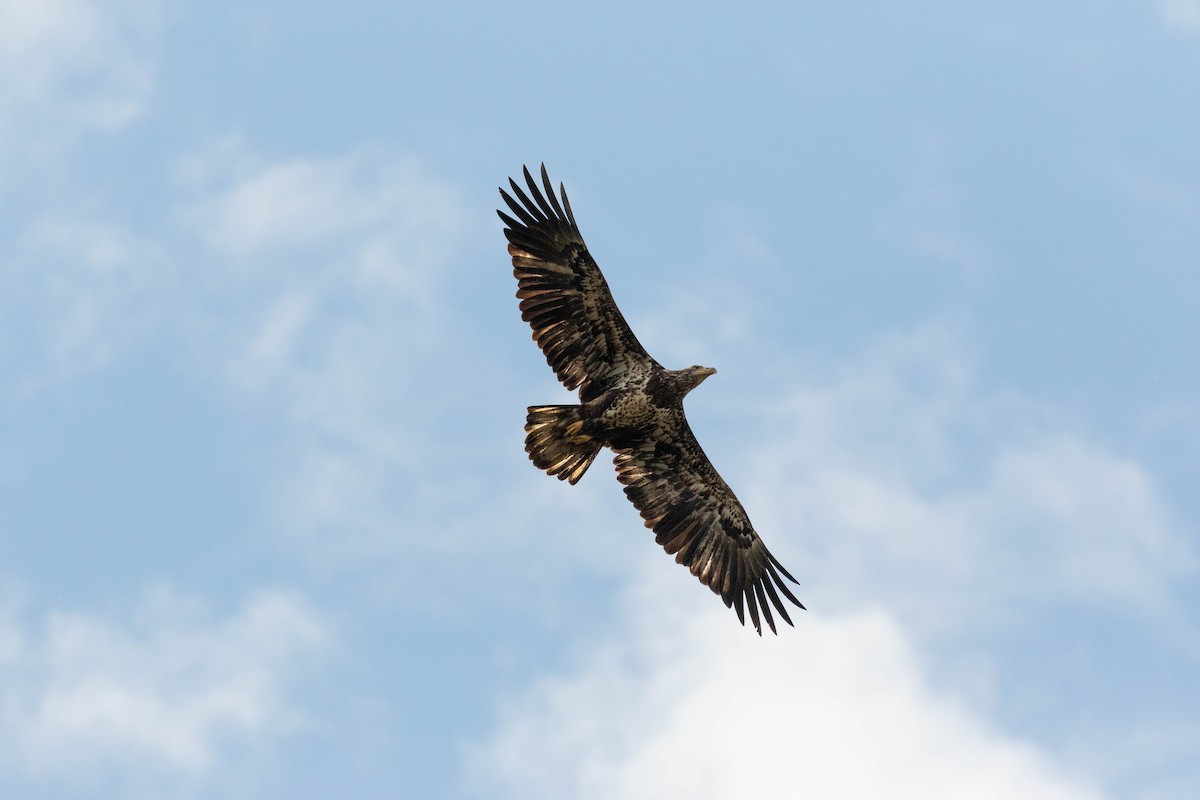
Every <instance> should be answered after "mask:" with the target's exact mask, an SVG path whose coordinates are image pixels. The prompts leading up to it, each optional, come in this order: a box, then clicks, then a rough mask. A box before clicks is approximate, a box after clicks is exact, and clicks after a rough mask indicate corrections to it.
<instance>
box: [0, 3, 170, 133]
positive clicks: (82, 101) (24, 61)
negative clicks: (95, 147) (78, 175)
mask: <svg viewBox="0 0 1200 800" xmlns="http://www.w3.org/2000/svg"><path fill="white" fill-rule="evenodd" d="M156 18H157V8H156V4H154V3H152V2H143V0H123V1H122V2H118V3H105V4H99V3H91V2H86V1H85V0H42V1H40V2H23V1H22V0H0V72H2V73H3V74H4V75H5V76H6V77H5V80H4V83H3V85H0V130H3V131H5V133H6V135H5V137H4V139H5V143H4V145H3V149H10V148H15V149H29V150H39V149H42V148H44V147H45V146H46V145H47V144H52V143H60V142H61V141H62V139H63V137H64V136H69V135H71V134H73V133H74V132H75V131H77V130H87V129H112V128H118V127H121V126H123V125H125V124H127V123H128V122H129V121H131V120H133V119H135V118H136V117H137V116H138V115H139V114H140V113H141V111H142V106H143V103H144V100H145V97H146V95H147V94H148V92H149V90H150V88H151V86H152V84H153V67H152V64H151V60H150V58H149V55H148V53H149V51H150V50H151V49H152V47H151V45H150V41H151V40H152V38H153V33H154V30H155V26H156V25H157V19H156Z"/></svg>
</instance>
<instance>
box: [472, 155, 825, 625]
mask: <svg viewBox="0 0 1200 800" xmlns="http://www.w3.org/2000/svg"><path fill="white" fill-rule="evenodd" d="M523 171H524V176H525V183H526V186H527V187H528V193H527V192H526V191H525V190H524V189H522V188H521V186H520V185H519V184H518V183H517V182H516V181H515V180H513V179H512V178H509V181H508V182H509V186H510V187H511V188H512V194H509V193H508V192H506V191H505V190H504V189H503V188H501V189H500V196H501V197H502V198H503V199H504V203H505V205H507V206H508V208H509V210H510V211H511V212H512V216H510V215H509V214H506V213H505V212H504V211H501V210H497V212H496V213H497V214H499V215H500V219H501V220H503V221H504V224H505V228H504V235H505V237H506V238H507V239H508V252H509V255H511V256H512V264H513V275H514V276H515V277H516V279H517V298H518V299H519V300H520V309H521V319H523V320H525V321H526V322H528V323H529V324H530V326H532V328H533V339H534V341H535V342H537V345H538V347H539V348H541V351H542V353H543V354H544V355H545V357H546V361H547V362H548V363H549V364H550V367H551V368H552V369H553V370H554V374H555V375H557V376H558V379H559V380H560V381H561V382H562V383H563V385H564V386H566V387H567V389H569V390H571V391H574V390H576V389H578V390H579V404H577V405H555V406H531V407H529V408H528V415H527V417H526V422H525V433H526V437H525V450H526V452H527V453H528V454H529V458H530V460H532V461H533V463H534V465H535V466H537V467H538V468H539V469H542V470H545V471H546V472H547V473H548V474H550V475H554V476H556V477H557V478H558V479H559V480H566V481H568V482H570V483H571V484H575V483H576V482H578V481H579V479H580V478H581V477H583V474H584V472H586V471H587V468H588V467H589V466H591V463H592V461H593V460H594V459H595V458H596V456H597V454H599V452H600V450H601V448H603V447H608V448H610V449H611V450H612V451H613V453H615V456H614V458H613V463H614V465H615V466H616V468H617V479H618V480H619V481H620V482H621V483H622V484H623V485H624V487H625V494H626V496H627V497H628V498H629V500H630V501H632V503H633V505H634V506H635V507H636V508H637V510H638V512H639V513H640V514H641V516H642V519H643V520H644V521H645V524H646V527H648V528H650V529H652V530H653V531H654V537H655V541H657V542H658V544H660V545H662V547H663V549H664V550H666V552H667V553H668V554H670V555H674V556H675V561H676V563H679V564H682V565H684V566H685V567H687V568H688V569H689V570H690V571H691V573H692V574H693V575H695V576H696V577H697V578H698V579H699V580H700V582H701V583H703V584H704V585H705V586H707V587H709V588H710V589H712V590H713V592H715V593H716V594H718V595H720V597H721V600H723V601H724V603H725V606H726V607H733V608H734V609H735V610H736V611H737V615H738V620H739V621H740V622H741V624H742V625H745V624H746V617H745V612H746V611H749V613H750V620H751V622H752V623H753V625H754V629H755V630H756V631H758V635H759V636H762V623H761V621H760V612H761V616H762V617H763V618H765V620H766V622H767V625H768V626H769V627H770V628H771V632H772V633H778V632H777V631H776V629H775V619H774V616H773V614H772V608H774V610H775V611H776V612H778V614H779V616H780V617H782V618H783V620H784V621H785V622H787V623H788V624H789V625H792V624H793V623H792V620H791V617H789V616H788V612H787V608H786V606H785V604H784V603H783V601H782V600H781V599H780V595H783V597H786V598H787V599H788V600H790V601H791V602H792V603H794V604H795V605H796V606H797V607H798V608H801V609H803V608H804V606H803V605H802V604H801V603H800V601H799V600H797V599H796V596H795V595H794V594H792V591H791V590H790V589H789V588H788V585H787V582H786V581H785V580H784V579H785V578H786V579H787V581H791V582H792V583H797V581H796V579H795V578H793V577H792V576H791V574H789V573H788V571H787V570H786V569H784V568H783V565H782V564H780V563H779V561H778V560H776V558H775V556H773V555H771V552H770V551H769V550H767V548H766V546H765V545H764V544H763V542H762V539H761V538H759V536H758V534H757V533H755V531H754V526H753V525H751V524H750V518H749V517H748V516H747V515H746V510H745V509H744V508H742V504H741V503H740V502H738V499H737V497H736V496H735V495H734V493H733V490H731V489H730V488H729V485H728V484H727V483H725V481H724V480H722V478H721V476H720V475H718V474H717V471H716V469H714V468H713V465H712V463H711V462H710V461H709V460H708V457H707V456H706V455H705V454H704V451H703V450H702V449H700V444H699V442H697V441H696V437H695V435H694V434H693V433H692V429H691V428H690V427H689V426H688V422H687V417H685V416H684V413H683V398H684V396H685V395H686V394H687V393H688V392H690V391H691V390H692V389H694V388H696V387H697V386H699V385H700V383H701V382H702V381H703V380H704V379H705V378H707V377H708V376H710V375H712V374H714V373H715V372H716V370H715V369H711V368H709V367H699V366H693V367H688V368H686V369H680V370H671V369H664V368H663V367H662V366H661V365H660V364H659V363H658V362H657V361H655V360H654V359H653V358H651V357H650V355H649V354H648V353H647V352H646V350H645V348H643V347H642V345H641V343H639V342H638V340H637V337H636V336H634V335H633V331H632V330H630V328H629V325H628V323H626V321H625V318H624V317H623V316H622V315H621V312H620V310H619V309H618V308H617V304H616V303H615V302H614V301H613V297H612V294H611V293H610V292H609V289H608V284H607V282H606V281H605V280H604V276H603V275H602V274H601V273H600V267H599V266H597V264H596V261H595V259H593V258H592V255H591V253H589V252H588V248H587V245H586V244H584V242H583V236H582V235H580V233H579V226H578V225H577V224H576V223H575V215H574V214H573V213H572V212H571V204H570V202H568V200H567V192H566V187H564V186H563V185H562V184H561V183H560V184H559V193H558V194H555V192H554V187H553V185H552V184H551V183H550V178H549V176H548V175H547V174H546V166H545V164H543V165H542V170H541V172H542V174H541V178H542V186H543V187H544V189H545V192H544V193H543V192H542V189H541V188H539V187H538V184H537V182H536V181H535V180H534V178H533V176H532V175H530V174H529V169H528V168H527V167H526V168H523Z"/></svg>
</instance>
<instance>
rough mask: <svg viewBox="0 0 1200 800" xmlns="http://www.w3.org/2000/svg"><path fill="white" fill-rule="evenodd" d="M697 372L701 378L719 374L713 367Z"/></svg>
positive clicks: (702, 368) (703, 368)
mask: <svg viewBox="0 0 1200 800" xmlns="http://www.w3.org/2000/svg"><path fill="white" fill-rule="evenodd" d="M697 372H699V373H700V377H701V378H707V377H708V376H709V375H716V374H717V371H716V370H715V369H713V368H712V367H701V368H700V369H698V370H697Z"/></svg>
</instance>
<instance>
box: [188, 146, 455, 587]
mask: <svg viewBox="0 0 1200 800" xmlns="http://www.w3.org/2000/svg"><path fill="white" fill-rule="evenodd" d="M179 174H180V177H181V179H182V180H183V181H184V182H186V183H187V184H189V185H190V187H191V190H192V191H193V192H194V197H193V199H192V200H191V201H190V202H189V203H188V204H187V205H186V206H185V207H183V208H181V209H180V211H179V214H178V217H179V219H181V220H182V221H183V222H184V223H185V225H186V226H187V228H188V230H189V231H190V232H191V233H192V234H193V235H195V236H197V237H199V238H200V239H201V241H202V242H203V243H204V245H205V246H206V247H207V252H205V254H204V256H205V259H206V260H207V261H208V262H209V263H207V264H206V265H205V269H206V271H207V272H208V273H209V274H210V275H211V276H212V278H211V281H210V289H209V291H210V292H211V298H212V301H211V302H210V303H208V304H207V306H206V309H205V311H206V313H207V314H208V318H207V320H206V321H205V324H204V326H203V334H202V335H200V336H198V337H196V339H195V342H194V346H195V348H196V350H197V351H198V353H199V354H200V355H199V358H198V361H200V362H202V363H206V364H207V365H208V366H209V368H210V369H211V370H213V372H214V373H215V374H218V375H220V376H221V377H223V378H225V379H226V380H227V386H226V388H227V389H228V390H229V391H231V392H232V393H234V394H235V395H236V396H237V397H238V398H239V400H240V401H241V402H243V403H244V407H245V408H247V409H251V410H252V412H253V413H257V414H262V415H265V416H267V417H269V418H270V419H271V421H272V424H273V425H276V424H279V423H282V426H283V427H282V430H281V436H280V437H279V438H278V440H277V442H276V444H277V445H278V448H279V449H278V451H277V452H275V453H274V454H273V456H274V459H273V460H272V467H271V469H270V470H268V474H267V479H266V482H267V484H268V486H269V488H268V490H267V492H266V495H267V498H268V499H267V502H268V504H269V506H270V508H269V510H268V512H267V515H266V516H267V517H269V518H270V519H271V520H272V522H273V524H275V525H276V526H277V527H279V528H282V529H285V530H286V531H288V534H287V535H289V536H291V537H292V539H293V541H292V543H293V544H295V543H296V542H299V543H301V544H302V545H303V547H302V548H301V552H303V553H307V554H309V555H311V556H312V560H313V562H314V563H318V564H321V565H323V566H328V565H330V564H331V563H345V562H346V561H347V560H348V559H350V560H352V559H354V558H356V557H357V558H358V559H360V561H361V562H362V563H373V562H375V561H376V560H377V559H378V556H379V554H380V551H381V549H385V548H388V547H395V546H396V545H397V544H399V543H400V542H402V541H403V539H404V537H403V531H404V530H406V529H408V528H410V527H411V526H412V524H413V523H412V520H411V517H412V515H411V513H408V512H406V511H405V510H404V509H405V506H406V504H408V502H409V496H410V495H411V494H413V493H418V492H421V491H422V490H423V488H424V485H425V484H428V483H432V482H434V481H435V480H439V479H438V478H435V477H433V476H432V475H430V470H431V463H432V462H434V461H437V460H439V459H440V458H443V457H444V455H445V454H444V453H442V452H441V451H444V450H445V449H446V448H445V447H444V444H443V445H434V444H432V443H433V442H435V441H436V433H434V432H433V430H434V428H436V426H437V425H438V424H439V423H440V422H441V420H443V419H444V418H446V417H448V416H450V415H452V414H454V413H456V411H455V407H454V405H453V403H451V402H446V398H448V397H450V396H452V395H453V393H455V392H456V391H459V390H461V389H462V388H463V386H464V381H463V380H462V379H460V380H458V381H452V380H450V379H448V378H447V376H446V375H445V373H444V360H445V357H446V353H447V352H448V350H450V349H452V348H455V347H457V344H456V343H454V341H453V340H454V337H455V336H456V332H457V331H459V330H461V326H460V325H457V324H455V323H454V322H453V311H452V309H453V304H452V302H451V301H450V300H448V299H447V297H448V296H453V294H454V293H455V292H457V291H458V286H457V285H456V274H457V273H456V268H455V264H454V259H453V257H452V256H453V255H454V254H455V253H456V252H457V248H458V245H459V242H460V241H461V239H462V231H463V228H464V218H465V215H464V213H463V212H462V211H461V208H460V204H459V201H458V198H457V197H456V195H455V192H454V191H453V190H452V188H451V187H450V186H449V185H448V184H447V183H446V182H445V181H444V180H441V179H439V178H437V177H435V176H433V175H432V174H431V173H430V172H429V170H427V169H426V168H425V167H424V166H422V165H421V164H420V163H419V162H418V161H417V160H416V159H414V158H412V157H409V156H406V155H404V154H402V153H396V152H392V151H389V150H387V149H385V148H379V147H376V148H371V147H360V148H355V149H353V150H351V151H350V152H347V153H345V154H342V155H339V156H332V157H318V158H296V159H291V160H287V161H283V162H267V163H264V162H262V160H261V159H259V158H257V157H255V156H254V155H253V154H252V153H249V152H248V151H247V149H246V148H245V147H244V146H242V145H241V144H240V143H239V142H237V141H226V142H221V143H218V144H217V145H216V146H215V147H213V148H210V150H209V151H208V152H205V153H201V154H199V155H197V156H195V157H193V158H190V159H188V160H187V161H186V162H183V163H182V164H181V167H180V171H179ZM465 358H469V355H467V356H464V359H465ZM464 377H465V376H464ZM443 482H444V481H443ZM389 541H390V544H389ZM331 556H332V559H331V558H330V557H331Z"/></svg>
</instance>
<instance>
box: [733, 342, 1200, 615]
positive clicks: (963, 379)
mask: <svg viewBox="0 0 1200 800" xmlns="http://www.w3.org/2000/svg"><path fill="white" fill-rule="evenodd" d="M772 413H773V418H774V422H773V423H772V424H771V425H770V428H771V429H772V430H773V431H775V433H776V436H775V437H773V439H772V441H771V442H770V443H769V444H766V445H764V446H762V447H761V448H758V449H757V451H756V453H755V454H754V456H753V457H752V459H751V462H752V463H753V464H755V465H756V469H755V470H754V479H753V480H752V481H751V486H750V487H749V490H748V492H747V494H748V497H749V499H750V500H751V501H752V507H755V508H758V509H761V511H760V512H759V514H760V516H758V517H757V518H756V519H757V520H758V524H759V527H760V528H761V529H763V530H764V531H771V530H780V531H784V532H791V533H792V535H793V539H794V541H795V542H796V543H797V544H798V545H799V546H800V547H801V548H802V549H803V556H802V558H803V560H805V561H806V562H808V563H809V564H810V565H811V572H812V574H813V575H814V576H815V580H816V581H817V582H818V583H819V584H820V585H819V586H817V587H814V591H822V592H825V591H828V592H829V593H830V594H829V596H830V597H835V596H836V597H841V598H845V599H847V600H850V599H851V598H856V599H857V600H862V599H865V598H872V599H874V600H876V601H879V602H882V603H886V604H887V605H888V606H889V607H899V608H902V609H905V610H906V611H908V612H910V613H911V614H912V615H913V616H914V617H915V618H920V619H928V620H937V621H938V623H937V624H939V625H944V624H959V623H962V622H965V621H966V620H967V619H971V620H973V622H972V623H971V624H978V621H979V619H980V616H981V615H982V616H983V617H984V618H986V617H988V616H989V615H990V614H991V613H993V612H992V611H989V609H991V610H999V611H997V612H995V613H999V614H1001V615H1003V613H1004V612H1003V611H1002V609H1005V608H1009V607H1011V606H1012V605H1013V604H1026V603H1030V602H1032V603H1042V602H1046V601H1047V600H1049V599H1051V598H1057V599H1059V600H1063V599H1074V600H1081V601H1085V602H1096V603H1108V602H1112V601H1114V600H1119V601H1121V602H1125V603H1130V602H1132V603H1136V604H1139V605H1142V607H1143V608H1147V609H1151V608H1159V609H1161V607H1162V604H1163V603H1165V602H1167V596H1166V594H1165V591H1166V590H1165V589H1164V587H1166V586H1168V585H1169V583H1170V581H1172V580H1177V579H1179V578H1181V577H1182V576H1183V575H1185V574H1187V573H1188V572H1189V571H1191V570H1193V569H1194V568H1195V564H1196V557H1195V553H1194V551H1193V548H1192V547H1191V545H1190V543H1189V541H1188V537H1187V535H1186V534H1185V532H1184V531H1182V530H1180V529H1179V528H1178V527H1177V526H1176V525H1175V524H1174V522H1173V519H1172V515H1171V513H1170V511H1169V510H1168V509H1167V508H1166V507H1164V505H1163V501H1162V499H1161V497H1160V496H1159V494H1158V492H1157V491H1156V489H1155V484H1154V480H1153V478H1152V477H1151V476H1150V475H1149V474H1148V473H1147V472H1146V471H1145V469H1144V468H1142V467H1141V466H1140V465H1139V464H1137V463H1136V462H1133V461H1130V460H1128V459H1126V458H1122V457H1121V456H1118V455H1116V454H1114V453H1111V452H1108V451H1106V450H1105V448H1104V447H1103V446H1101V445H1098V444H1096V443H1094V442H1092V441H1089V440H1088V439H1086V438H1084V437H1082V436H1081V435H1080V434H1078V433H1076V432H1074V431H1073V430H1072V429H1071V428H1070V427H1069V425H1067V424H1066V423H1065V422H1064V420H1062V419H1059V418H1057V415H1056V414H1055V412H1054V411H1053V410H1052V409H1050V408H1049V407H1046V406H1043V405H1039V404H1038V403H1036V402H1033V401H1030V400H1028V399H1025V398H1022V397H1021V396H1019V395H1016V394H1014V393H1011V392H1005V391H1002V390H998V389H988V388H986V387H985V386H982V385H980V384H979V382H978V380H977V378H976V376H975V371H974V369H973V368H972V366H971V364H970V360H969V356H968V355H967V354H966V353H965V352H964V351H963V349H962V346H961V344H960V343H959V342H958V340H957V339H956V337H955V335H954V333H953V332H952V330H951V329H950V328H947V327H944V326H939V325H933V326H929V327H926V328H924V329H921V330H918V331H915V332H912V333H909V334H903V335H898V336H895V337H890V338H888V339H885V340H884V341H882V342H880V343H879V344H877V345H876V346H875V347H873V348H872V349H871V350H870V351H869V352H867V353H865V354H864V355H863V356H862V357H861V358H859V359H857V360H855V361H852V362H850V363H847V364H845V365H844V366H842V367H840V368H839V369H838V370H837V372H836V374H834V375H831V376H830V379H829V380H828V381H826V382H823V383H821V384H819V385H813V386H811V387H808V388H802V389H800V390H798V391H795V392H793V393H792V395H791V396H790V397H789V398H787V399H785V400H783V401H781V402H779V403H778V405H777V407H776V408H775V409H774V411H773V412H772ZM934 565H936V566H934ZM898 576H903V577H902V578H900V577H898ZM826 581H827V582H828V583H826ZM954 620H958V622H957V623H954V622H952V621H954Z"/></svg>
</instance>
